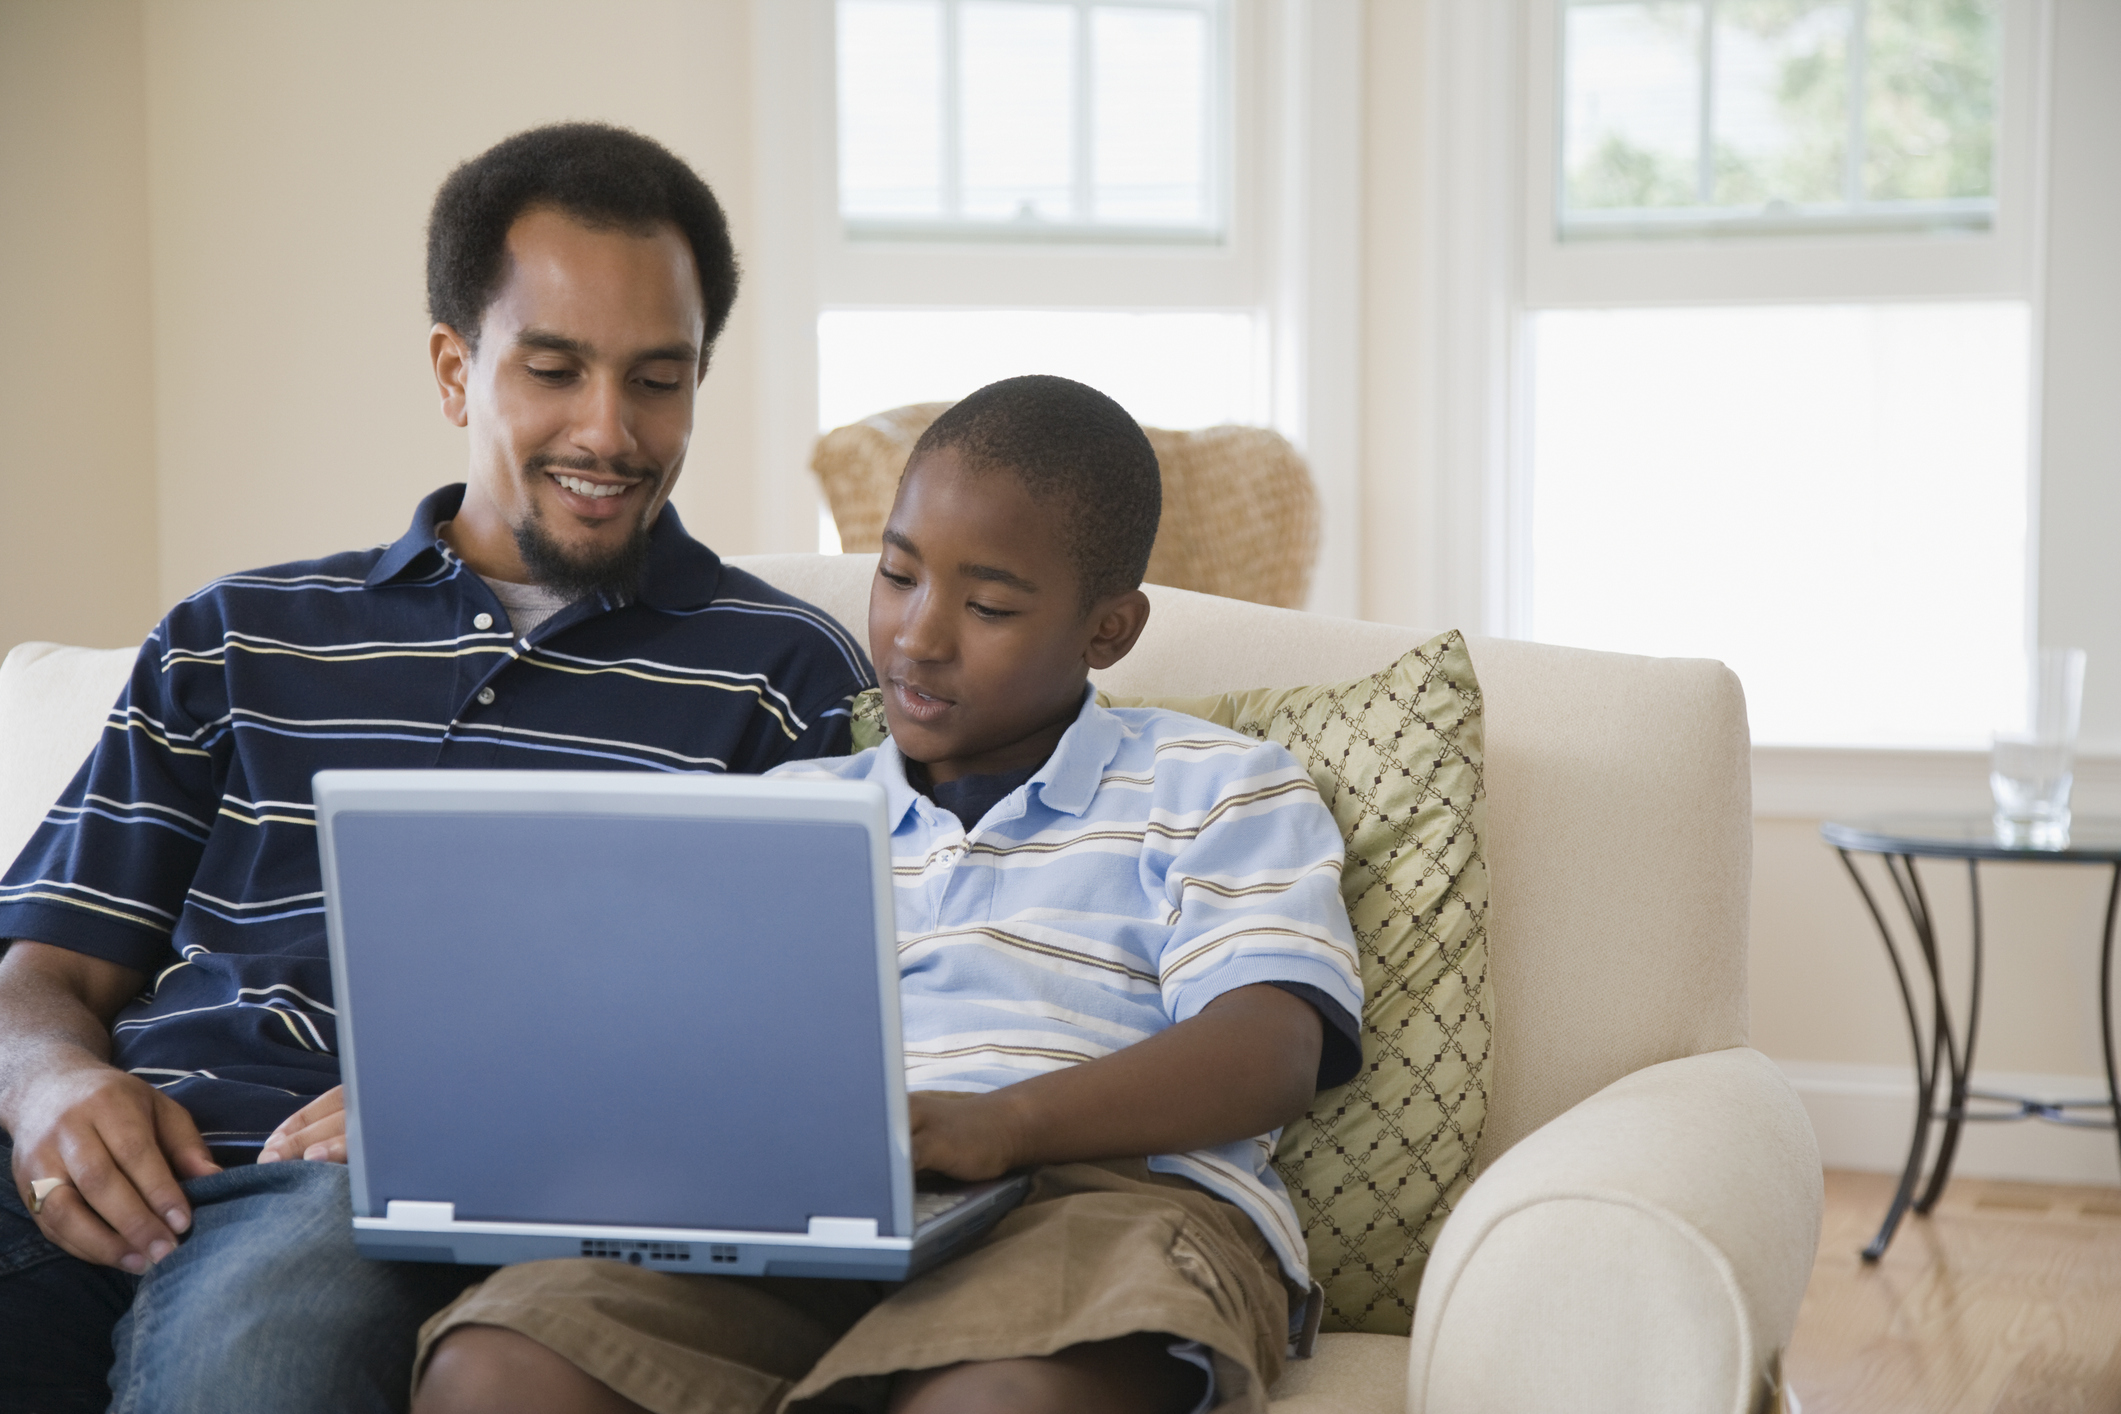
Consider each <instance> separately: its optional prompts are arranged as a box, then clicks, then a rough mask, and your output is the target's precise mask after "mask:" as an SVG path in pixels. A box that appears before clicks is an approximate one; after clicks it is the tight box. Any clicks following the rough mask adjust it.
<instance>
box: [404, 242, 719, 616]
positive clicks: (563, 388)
mask: <svg viewBox="0 0 2121 1414" xmlns="http://www.w3.org/2000/svg"><path fill="white" fill-rule="evenodd" d="M705 329H706V319H705V306H704V302H703V300H702V299H701V295H700V282H699V272H698V270H697V268H696V267H695V265H694V263H693V258H692V251H691V248H690V246H688V245H687V243H686V241H685V238H684V236H683V235H682V234H681V233H679V232H678V230H677V229H676V228H675V227H669V226H665V227H659V228H657V229H656V230H654V231H653V232H651V233H650V234H647V235H636V234H631V233H628V232H626V231H622V230H596V229H592V228H590V227H588V226H584V225H582V224H580V223H579V222H577V221H575V220H574V219H572V218H571V217H569V216H567V215H566V214H564V213H562V212H559V211H556V210H553V209H550V208H535V209H532V210H530V211H528V212H525V213H524V214H523V215H522V216H521V217H519V218H518V219H517V221H516V223H515V225H514V226H512V227H511V228H510V229H509V232H508V271H507V274H506V275H505V277H504V279H503V282H502V285H501V288H500V291H499V292H498V293H497V294H496V295H495V297H494V299H493V302H492V303H491V304H490V305H488V306H487V309H486V313H485V316H484V319H483V322H482V323H481V325H480V329H479V342H478V350H477V352H476V353H471V352H469V351H468V350H464V349H463V348H462V341H461V339H459V338H458V337H457V335H456V334H455V331H453V330H450V329H449V328H448V326H447V325H437V326H436V329H435V332H434V335H433V338H432V343H433V345H434V355H435V370H436V376H437V378H438V379H439V380H440V382H441V384H442V389H443V408H444V411H445V413H447V414H449V415H451V416H452V417H453V419H454V420H455V421H457V422H458V424H459V425H461V426H463V427H465V428H466V429H467V430H468V431H469V432H470V434H471V477H470V486H469V489H468V490H467V492H466V494H465V498H464V505H463V508H462V509H461V510H460V511H459V512H458V516H457V521H456V524H455V525H454V526H453V527H452V539H453V540H454V541H455V542H456V544H457V548H458V550H459V552H460V553H461V554H463V555H464V557H465V559H466V560H467V562H469V563H470V564H471V566H472V568H473V569H475V570H478V571H479V572H481V573H485V574H489V575H492V576H493V577H495V578H500V579H516V580H532V581H535V582H539V583H544V584H549V585H552V586H553V587H555V588H561V589H567V590H573V591H576V592H581V591H586V590H589V589H594V588H600V587H603V586H605V585H617V586H619V587H629V588H630V587H631V581H632V579H633V578H634V576H635V575H637V573H638V570H639V567H640V563H641V560H642V558H643V557H644V556H645V553H646V549H647V537H648V531H649V528H650V527H651V526H653V525H654V524H655V519H656V517H657V516H658V515H659V514H661V512H662V509H663V505H664V503H665V502H666V501H668V500H669V499H670V492H671V488H672V487H673V486H674V485H676V483H677V478H678V472H679V470H680V469H681V468H682V467H683V465H684V461H685V446H686V443H687V441H688V440H689V439H690V437H691V435H692V401H693V392H694V389H695V388H696V387H697V385H698V381H699V377H700V372H701V368H700V352H701V347H700V346H701V342H702V340H703V338H704V336H705ZM511 541H512V542H513V546H512V550H513V554H511V553H510V551H511V546H510V542H511ZM482 559H483V560H484V561H485V563H481V560H482Z"/></svg>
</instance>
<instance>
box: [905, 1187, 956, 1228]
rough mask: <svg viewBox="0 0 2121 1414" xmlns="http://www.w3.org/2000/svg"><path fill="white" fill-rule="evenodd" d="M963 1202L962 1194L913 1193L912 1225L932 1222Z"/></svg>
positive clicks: (916, 1225) (917, 1225)
mask: <svg viewBox="0 0 2121 1414" xmlns="http://www.w3.org/2000/svg"><path fill="white" fill-rule="evenodd" d="M964 1201H965V1195H964V1194H963V1193H915V1194H914V1195H913V1225H914V1226H915V1227H919V1226H920V1225H921V1224H922V1223H925V1222H929V1221H932V1220H933V1219H936V1218H939V1217H941V1216H942V1215H943V1214H945V1213H947V1212H949V1211H950V1210H951V1209H952V1208H955V1207H956V1206H957V1205H958V1204H960V1203H962V1202H964Z"/></svg>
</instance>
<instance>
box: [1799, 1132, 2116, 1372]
mask: <svg viewBox="0 0 2121 1414" xmlns="http://www.w3.org/2000/svg"><path fill="white" fill-rule="evenodd" d="M1893 1182H1894V1180H1893V1178H1891V1177H1890V1176H1887V1175H1884V1174H1868V1173H1829V1174H1827V1176H1826V1225H1825V1231H1824V1233H1823V1235H1822V1237H1821V1240H1820V1244H1819V1258H1818V1261H1817V1263H1816V1265H1814V1267H1813V1268H1812V1281H1811V1285H1810V1286H1809V1287H1808V1288H1807V1289H1806V1291H1805V1295H1804V1309H1803V1311H1802V1312H1801V1313H1800V1314H1799V1315H1798V1318H1797V1334H1796V1336H1795V1337H1794V1338H1793V1339H1792V1340H1791V1342H1790V1349H1789V1354H1788V1356H1787V1359H1786V1361H1785V1370H1786V1378H1787V1379H1788V1382H1789V1386H1790V1388H1791V1389H1792V1390H1793V1391H1794V1392H1795V1393H1796V1395H1797V1397H1798V1398H1799V1400H1801V1401H1802V1403H1803V1409H1804V1414H1903V1411H1904V1414H2121V1189H2115V1188H2062V1187H2049V1186H2046V1185H2037V1184H2025V1183H1993V1182H1985V1181H1982V1180H1978V1179H1956V1180H1954V1181H1953V1183H1952V1185H1951V1186H1950V1187H1949V1188H1948V1189H1946V1190H1945V1194H1944V1199H1943V1201H1942V1202H1940V1203H1939V1204H1938V1205H1937V1209H1936V1211H1935V1212H1933V1213H1931V1214H1930V1215H1929V1216H1928V1217H1927V1218H1917V1217H1913V1216H1910V1217H1909V1218H1908V1219H1907V1220H1906V1221H1905V1222H1904V1223H1902V1224H1901V1227H1900V1233H1899V1235H1898V1236H1897V1237H1896V1238H1894V1240H1893V1245H1892V1247H1891V1249H1890V1250H1889V1251H1887V1253H1886V1254H1885V1259H1884V1260H1883V1261H1882V1262H1879V1263H1878V1264H1876V1265H1875V1266H1873V1265H1870V1264H1868V1263H1865V1262H1864V1261H1863V1260H1862V1259H1861V1258H1860V1257H1858V1256H1857V1253H1858V1252H1859V1251H1860V1250H1861V1248H1862V1247H1863V1246H1864V1244H1865V1243H1867V1242H1869V1241H1870V1239H1871V1235H1872V1234H1873V1233H1874V1232H1875V1231H1876V1230H1877V1227H1878V1223H1879V1221H1880V1219H1882V1218H1883V1217H1884V1215H1885V1209H1886V1204H1887V1203H1888V1202H1889V1201H1890V1200H1891V1198H1892V1191H1893Z"/></svg>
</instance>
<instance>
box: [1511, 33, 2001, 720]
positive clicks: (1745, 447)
mask: <svg viewBox="0 0 2121 1414" xmlns="http://www.w3.org/2000/svg"><path fill="white" fill-rule="evenodd" d="M1528 13H1529V14H1530V16H1531V18H1532V27H1531V33H1530V40H1531V42H1530V44H1529V46H1528V53H1529V54H1530V56H1531V62H1530V63H1529V65H1528V67H1527V70H1526V73H1527V78H1528V82H1529V85H1530V87H1529V89H1528V91H1527V98H1528V103H1527V111H1528V114H1529V118H1530V121H1529V125H1528V127H1527V129H1526V145H1527V149H1528V156H1529V161H1528V163H1527V175H1526V186H1525V188H1524V192H1525V206H1524V210H1523V220H1524V224H1523V227H1522V230H1523V238H1524V241H1525V245H1524V251H1525V260H1524V266H1523V275H1522V280H1523V283H1522V285H1521V286H1520V287H1519V288H1518V290H1517V295H1518V305H1517V311H1516V312H1517V318H1516V319H1515V320H1514V321H1513V323H1512V326H1511V327H1512V328H1513V330H1514V331H1515V332H1514V334H1513V338H1514V350H1515V354H1514V359H1513V362H1514V366H1515V368H1516V370H1517V372H1516V376H1515V379H1514V381H1513V382H1512V383H1511V384H1510V385H1509V388H1508V389H1507V390H1506V391H1505V392H1503V393H1502V394H1500V396H1502V397H1505V398H1509V399H1513V400H1517V403H1518V406H1517V412H1516V415H1515V416H1514V417H1513V418H1511V419H1510V425H1511V426H1512V427H1513V428H1514V429H1515V430H1514V432H1513V434H1512V441H1511V443H1510V448H1511V450H1510V452H1509V454H1508V457H1507V459H1506V460H1507V468H1506V469H1505V470H1502V471H1501V472H1500V473H1499V475H1500V477H1501V482H1500V484H1504V485H1506V486H1507V487H1508V488H1510V489H1509V491H1508V495H1507V510H1506V512H1505V515H1506V517H1507V522H1508V523H1507V527H1506V529H1505V531H1504V533H1503V543H1505V544H1506V545H1507V546H1508V547H1509V550H1508V554H1509V555H1510V557H1511V558H1510V561H1509V564H1508V567H1507V570H1506V573H1505V574H1504V575H1503V577H1502V578H1503V582H1504V585H1505V588H1504V590H1503V596H1504V602H1505V603H1506V605H1507V608H1506V612H1505V614H1504V620H1505V623H1506V624H1507V626H1508V627H1509V628H1510V629H1511V630H1512V631H1516V632H1521V633H1526V634H1529V635H1531V636H1534V637H1537V638H1541V639H1545V640H1548V641H1551V642H1561V643H1568V644H1574V645H1578V646H1582V647H1589V648H1601V649H1610V650H1617V651H1624V652H1640V653H1651V654H1660V655H1683V656H1701V657H1712V658H1719V659H1722V660H1723V661H1725V662H1726V663H1728V664H1730V665H1731V666H1732V667H1733V668H1734V669H1735V670H1736V671H1737V672H1738V673H1739V675H1740V677H1741V679H1742V680H1743V681H1744V683H1745V686H1746V697H1747V705H1748V710H1749V713H1750V716H1751V721H1752V726H1753V737H1754V741H1755V743H1756V745H1765V746H1841V747H1851V746H1854V747H1895V748H1906V747H1922V748H1966V747H1976V746H1980V745H1983V744H1985V742H1986V739H1987V734H1988V732H1989V730H1990V728H1991V727H1992V725H1993V723H1994V721H1995V720H1996V716H1997V713H1998V712H1999V711H2000V710H2002V709H2004V708H2006V707H2007V706H2008V705H2009V704H2008V702H2007V701H2004V700H2002V699H2001V698H1999V697H1998V696H1997V693H1996V690H1995V689H1996V688H1997V687H1998V686H1999V685H2002V684H2006V683H2008V681H2009V680H2010V671H2011V669H2010V665H2011V664H2012V663H2013V661H2014V660H2015V659H2016V658H2017V655H2018V654H2019V653H2021V652H2022V650H2023V647H2024V646H2025V644H2026V643H2027V642H2028V638H2029V633H2030V628H2029V625H2030V624H2031V623H2032V621H2033V608H2034V605H2033V604H2032V603H2031V591H2030V587H2029V586H2030V585H2031V584H2032V583H2033V576H2032V574H2031V569H2032V566H2031V564H2030V562H2029V546H2030V539H2029V531H2028V527H2029V521H2030V516H2029V511H2030V498H2031V494H2032V484H2033V478H2032V477H2031V475H2030V473H2029V466H2030V456H2031V448H2032V436H2031V419H2032V409H2033V406H2034V401H2033V376H2034V375H2033V364H2034V360H2033V358H2032V356H2031V346H2032V329H2033V325H2034V322H2035V321H2034V318H2033V310H2034V304H2033V299H2032V296H2033V291H2034V282H2033V279H2032V274H2031V272H2032V268H2033V261H2032V258H2031V252H2032V242H2031V241H2030V239H2029V236H2028V232H2029V228H2030V227H2031V225H2032V221H2031V212H2032V209H2033V206H2032V201H2031V198H2030V195H2029V193H2030V190H2031V187H2032V183H2031V182H2030V180H2029V173H2030V172H2031V170H2032V167H2033V163H2032V160H2031V159H2032V153H2033V139H2032V135H2031V134H2032V126H2033V125H2032V122H2031V104H2030V103H2029V102H2028V101H2027V98H2026V94H2027V92H2028V90H2029V89H2030V86H2031V84H2030V76H2031V73H2032V71H2033V69H2034V64H2033V62H2032V57H2031V56H2032V55H2033V54H2034V53H2036V52H2037V48H2038V44H2037V41H2038V35H2037V33H2036V32H2035V25H2036V23H2037V17H2038V11H2037V7H2036V6H2034V5H2032V4H2029V3H2021V2H2020V0H1665V2H1664V3H1645V2H1644V0H1531V3H1530V5H1529V7H1528Z"/></svg>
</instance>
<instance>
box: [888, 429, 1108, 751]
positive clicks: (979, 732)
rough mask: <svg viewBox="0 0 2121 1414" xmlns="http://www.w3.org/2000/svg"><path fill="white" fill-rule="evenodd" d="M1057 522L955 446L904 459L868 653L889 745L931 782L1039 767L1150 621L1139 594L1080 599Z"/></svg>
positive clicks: (1009, 480) (1017, 485) (1018, 487)
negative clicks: (1096, 677) (1090, 681)
mask: <svg viewBox="0 0 2121 1414" xmlns="http://www.w3.org/2000/svg"><path fill="white" fill-rule="evenodd" d="M1060 532H1061V525H1060V521H1059V517H1057V516H1056V515H1055V514H1054V511H1053V508H1052V507H1050V506H1042V505H1040V504H1039V503H1038V502H1036V501H1034V500H1033V499H1032V496H1031V493H1030V492H1029V491H1027V490H1025V489H1024V484H1023V482H1022V481H1020V480H1019V479H1018V478H1016V477H1015V476H1012V475H1010V474H1009V473H1008V472H1007V471H987V472H973V471H969V470H967V469H966V467H965V466H964V464H963V463H962V462H961V461H960V459H959V457H958V453H957V450H956V449H955V448H951V447H946V448H943V449H942V450H940V451H937V452H934V453H931V454H929V455H926V456H924V457H922V458H921V459H920V460H918V461H916V462H914V463H913V464H912V465H911V466H909V467H907V468H906V474H905V477H904V478H903V479H902V480H901V481H900V482H899V490H898V500H897V501H896V502H895V503H894V504H893V506H892V507H891V519H890V520H889V521H888V522H887V523H886V524H885V526H884V549H883V554H882V556H881V558H880V559H879V560H878V562H877V570H876V582H875V583H874V584H872V585H871V586H870V589H869V652H870V655H871V656H872V657H873V658H875V660H876V671H877V677H878V680H879V681H880V682H881V684H882V686H883V690H884V716H885V719H886V720H887V721H888V722H889V724H890V727H891V737H892V740H893V741H895V742H897V743H898V747H899V750H900V751H902V752H904V753H905V754H906V756H907V758H908V759H909V760H913V761H919V762H922V763H923V764H925V765H926V766H927V768H928V774H929V778H930V779H932V780H934V781H937V782H942V781H953V780H956V779H958V778H959V777H960V776H973V775H991V774H994V773H996V772H1001V771H1012V770H1021V769H1023V768H1024V767H1027V766H1032V765H1036V764H1037V763H1038V762H1040V761H1042V760H1044V759H1045V758H1046V756H1047V755H1049V754H1050V753H1051V752H1052V750H1053V747H1054V745H1055V744H1056V743H1057V742H1059V741H1060V739H1061V736H1062V735H1063V734H1064V733H1065V732H1066V731H1067V730H1068V726H1069V724H1070V723H1072V722H1073V721H1074V720H1075V715H1076V712H1077V710H1078V709H1079V708H1080V707H1081V705H1082V693H1083V683H1084V681H1085V680H1086V677H1087V675H1088V673H1089V670H1090V669H1092V668H1106V667H1110V666H1111V665H1112V664H1114V663H1116V662H1118V661H1119V660H1120V659H1121V658H1123V657H1125V656H1126V654H1127V650H1128V649H1130V648H1132V647H1133V646H1134V640H1135V639H1136V638H1138V637H1140V635H1141V631H1142V626H1143V625H1144V624H1146V623H1147V622H1148V619H1149V600H1148V597H1147V596H1146V595H1144V594H1143V593H1142V592H1141V591H1140V590H1139V589H1134V590H1129V591H1127V592H1126V593H1124V594H1116V595H1113V596H1112V597H1111V598H1109V599H1107V600H1105V601H1104V602H1102V603H1099V604H1094V605H1092V606H1091V608H1090V611H1089V612H1088V613H1087V614H1086V613H1084V612H1083V608H1082V598H1081V591H1080V588H1079V584H1080V581H1079V580H1078V579H1077V576H1076V570H1075V564H1074V561H1073V560H1072V559H1071V557H1070V556H1069V554H1068V550H1067V546H1066V544H1065V543H1064V542H1063V539H1062V536H1061V533H1060Z"/></svg>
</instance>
